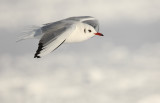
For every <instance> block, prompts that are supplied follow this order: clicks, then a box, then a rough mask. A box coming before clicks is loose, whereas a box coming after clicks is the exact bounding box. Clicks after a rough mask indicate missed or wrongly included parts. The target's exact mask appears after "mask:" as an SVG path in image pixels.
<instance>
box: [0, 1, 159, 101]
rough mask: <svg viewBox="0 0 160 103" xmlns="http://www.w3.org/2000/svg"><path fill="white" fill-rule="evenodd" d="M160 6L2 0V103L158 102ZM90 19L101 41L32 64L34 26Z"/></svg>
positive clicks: (72, 46)
mask: <svg viewBox="0 0 160 103" xmlns="http://www.w3.org/2000/svg"><path fill="white" fill-rule="evenodd" d="M159 10H160V1H159V0H76V1H75V0H1V1H0V103H160V12H159ZM71 16H93V17H95V18H97V19H98V20H99V22H100V32H101V33H103V34H104V35H105V36H104V37H98V36H95V37H94V38H92V39H89V40H88V41H85V42H81V43H75V44H63V45H62V46H61V47H59V48H58V49H57V50H56V51H54V52H52V53H51V54H49V55H47V56H45V57H43V58H41V59H34V58H33V56H34V53H35V51H36V50H37V47H38V40H33V39H31V40H26V41H22V42H19V43H16V42H15V41H16V39H17V36H18V35H21V34H22V32H23V31H24V30H25V29H26V28H27V27H28V26H31V25H38V26H39V25H42V24H45V23H49V22H53V21H57V20H61V19H64V18H67V17H71Z"/></svg>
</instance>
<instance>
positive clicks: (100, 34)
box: [94, 32, 104, 36]
mask: <svg viewBox="0 0 160 103" xmlns="http://www.w3.org/2000/svg"><path fill="white" fill-rule="evenodd" d="M94 34H95V35H99V36H104V35H103V34H102V33H98V32H97V33H94Z"/></svg>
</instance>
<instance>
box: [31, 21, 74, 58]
mask: <svg viewBox="0 0 160 103" xmlns="http://www.w3.org/2000/svg"><path fill="white" fill-rule="evenodd" d="M75 27H76V26H75V24H70V23H66V22H59V23H57V22H56V25H55V24H50V25H47V27H46V26H44V27H42V31H43V32H44V35H43V37H42V38H41V40H40V41H39V44H38V49H37V51H36V53H35V55H34V58H40V57H42V56H44V55H46V54H48V53H50V52H52V51H53V50H55V49H56V48H58V47H59V46H60V45H61V44H63V43H64V41H65V39H66V38H67V37H68V36H69V35H70V34H71V33H72V32H73V31H74V30H75Z"/></svg>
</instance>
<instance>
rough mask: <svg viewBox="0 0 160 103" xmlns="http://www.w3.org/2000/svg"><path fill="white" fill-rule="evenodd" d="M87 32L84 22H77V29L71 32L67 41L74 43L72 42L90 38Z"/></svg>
mask: <svg viewBox="0 0 160 103" xmlns="http://www.w3.org/2000/svg"><path fill="white" fill-rule="evenodd" d="M89 38H90V37H88V36H87V35H86V34H85V33H84V27H83V24H82V23H79V24H77V26H76V29H75V30H74V31H73V32H72V33H71V34H70V36H69V37H68V38H67V39H66V40H65V42H66V43H72V42H81V41H84V40H87V39H89Z"/></svg>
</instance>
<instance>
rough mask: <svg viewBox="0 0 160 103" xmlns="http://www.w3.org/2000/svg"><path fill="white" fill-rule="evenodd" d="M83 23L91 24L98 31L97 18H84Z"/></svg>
mask: <svg viewBox="0 0 160 103" xmlns="http://www.w3.org/2000/svg"><path fill="white" fill-rule="evenodd" d="M83 23H86V24H88V25H91V26H92V27H93V28H94V29H95V30H96V31H97V32H98V31H99V23H98V21H97V20H85V21H83Z"/></svg>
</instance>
